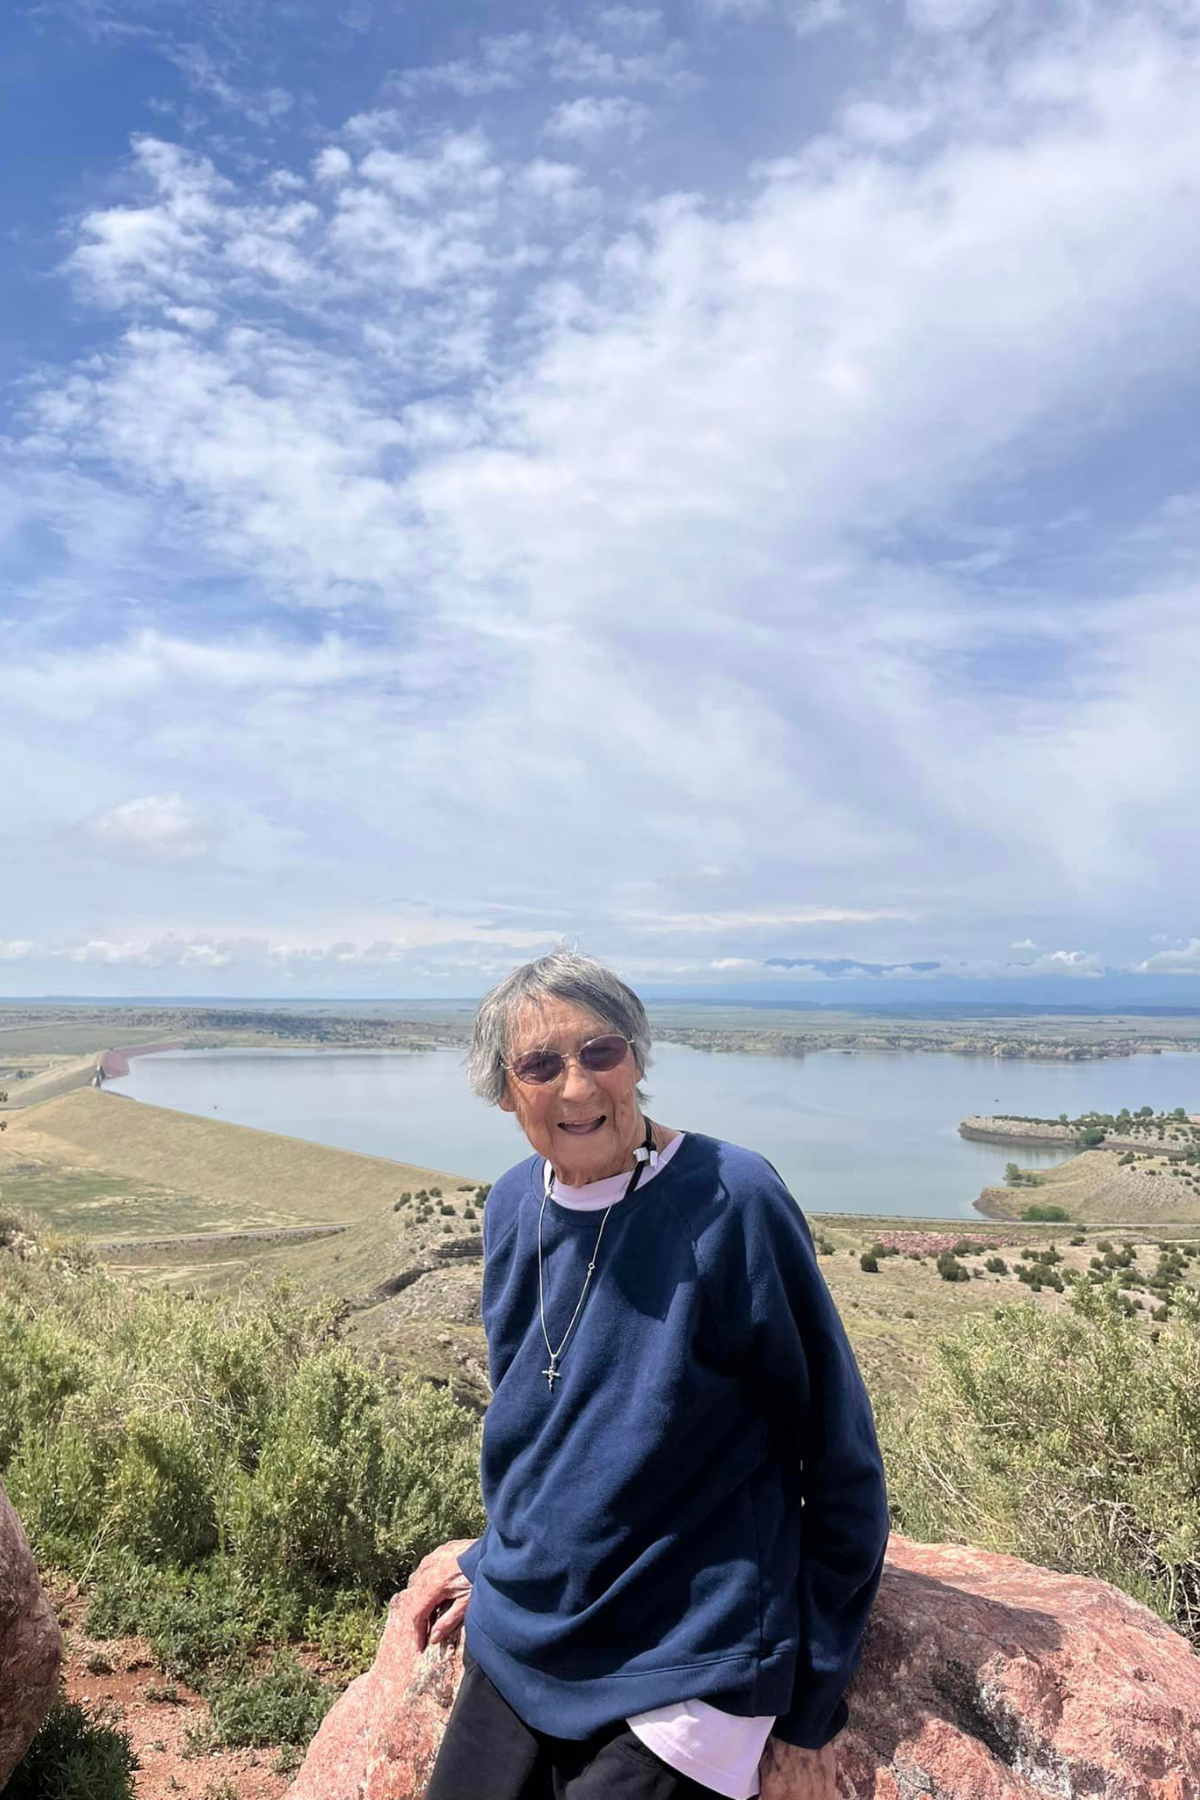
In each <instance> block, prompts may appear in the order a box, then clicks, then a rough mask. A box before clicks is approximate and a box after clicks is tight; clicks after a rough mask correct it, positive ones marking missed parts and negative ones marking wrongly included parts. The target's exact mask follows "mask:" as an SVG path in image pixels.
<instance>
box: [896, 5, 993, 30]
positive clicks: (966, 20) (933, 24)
mask: <svg viewBox="0 0 1200 1800" xmlns="http://www.w3.org/2000/svg"><path fill="white" fill-rule="evenodd" d="M995 8H996V0H906V11H907V13H908V18H909V22H910V24H912V25H913V26H915V27H916V29H917V30H918V31H928V32H934V33H942V32H952V31H970V30H972V29H973V28H974V27H975V26H976V25H981V24H982V23H983V22H984V20H985V19H988V18H990V17H991V15H992V13H993V12H994V11H995Z"/></svg>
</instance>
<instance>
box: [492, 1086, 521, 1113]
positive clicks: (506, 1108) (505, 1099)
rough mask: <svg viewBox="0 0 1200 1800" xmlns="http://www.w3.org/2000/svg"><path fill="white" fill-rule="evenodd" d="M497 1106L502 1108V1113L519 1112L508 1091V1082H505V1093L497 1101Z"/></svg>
mask: <svg viewBox="0 0 1200 1800" xmlns="http://www.w3.org/2000/svg"><path fill="white" fill-rule="evenodd" d="M496 1105H497V1106H498V1107H499V1108H500V1111H501V1112H507V1113H510V1112H516V1110H517V1109H516V1107H515V1106H514V1105H513V1102H512V1095H511V1094H510V1093H509V1091H508V1082H507V1081H505V1083H504V1092H503V1093H502V1094H501V1096H500V1098H499V1099H498V1100H497V1102H496Z"/></svg>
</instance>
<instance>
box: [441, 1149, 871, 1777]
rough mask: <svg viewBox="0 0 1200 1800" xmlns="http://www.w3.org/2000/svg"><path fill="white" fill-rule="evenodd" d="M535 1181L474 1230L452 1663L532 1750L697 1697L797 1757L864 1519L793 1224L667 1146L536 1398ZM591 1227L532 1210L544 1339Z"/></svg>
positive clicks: (847, 1407) (819, 1724)
mask: <svg viewBox="0 0 1200 1800" xmlns="http://www.w3.org/2000/svg"><path fill="white" fill-rule="evenodd" d="M543 1167H544V1165H543V1162H542V1159H541V1158H540V1157H536V1156H535V1157H530V1158H529V1159H528V1160H527V1161H525V1162H523V1163H520V1164H519V1165H518V1166H517V1167H516V1168H515V1169H510V1170H509V1172H508V1173H507V1174H506V1175H504V1176H502V1177H501V1179H500V1180H499V1181H497V1182H496V1184H495V1186H494V1187H493V1188H492V1191H491V1193H490V1195H489V1197H488V1202H487V1209H486V1214H485V1223H484V1279H483V1322H484V1326H485V1328H486V1332H487V1339H488V1351H489V1359H490V1364H491V1380H492V1389H493V1399H492V1402H491V1405H490V1406H489V1408H488V1412H487V1416H486V1419H485V1421H484V1433H483V1461H482V1476H483V1496H484V1502H485V1506H486V1509H487V1518H488V1524H487V1528H486V1530H485V1532H484V1534H483V1536H482V1537H481V1538H480V1539H479V1541H478V1543H476V1544H473V1545H472V1546H471V1548H470V1549H469V1550H467V1551H466V1552H464V1554H463V1555H462V1556H461V1557H460V1559H459V1562H460V1566H461V1568H462V1569H463V1571H464V1573H465V1574H467V1575H468V1576H469V1577H470V1579H471V1581H472V1583H473V1584H474V1585H473V1591H472V1594H471V1600H470V1604H469V1607H468V1609H467V1639H468V1642H469V1644H470V1647H471V1652H472V1655H473V1656H475V1657H476V1659H477V1660H478V1662H479V1663H480V1665H481V1666H482V1668H483V1669H484V1671H485V1673H486V1674H487V1675H488V1676H490V1678H491V1680H492V1681H493V1682H494V1683H495V1685H496V1686H497V1687H498V1688H499V1690H500V1692H501V1693H502V1694H503V1695H504V1697H505V1699H506V1700H507V1701H508V1703H509V1705H510V1706H512V1707H513V1709H514V1711H516V1712H517V1713H518V1714H519V1715H520V1717H521V1718H522V1719H524V1720H525V1722H526V1724H528V1725H530V1726H532V1727H533V1728H535V1729H536V1730H539V1731H544V1732H548V1733H551V1734H552V1735H554V1736H556V1737H564V1738H584V1737H588V1736H590V1735H591V1734H592V1733H593V1732H595V1731H599V1730H600V1729H601V1728H602V1727H604V1726H606V1725H609V1724H612V1723H614V1722H615V1721H617V1720H619V1719H626V1718H629V1717H630V1716H631V1715H632V1714H635V1713H639V1712H646V1711H649V1710H650V1709H652V1708H655V1707H660V1706H668V1705H671V1704H673V1703H675V1702H678V1701H683V1700H707V1701H708V1702H709V1703H710V1704H712V1705H714V1706H720V1707H723V1708H724V1709H725V1710H726V1711H727V1712H731V1713H734V1714H737V1715H738V1716H740V1717H754V1716H758V1715H762V1714H767V1713H774V1714H777V1715H778V1723H777V1725H776V1727H775V1733H776V1735H777V1736H778V1737H781V1738H783V1739H784V1740H786V1741H787V1742H789V1743H793V1744H801V1745H805V1746H808V1747H810V1748H818V1747H820V1746H821V1745H822V1744H824V1743H826V1742H827V1741H828V1740H829V1739H830V1738H831V1737H832V1736H834V1734H835V1733H836V1732H837V1731H839V1730H840V1729H841V1727H842V1725H843V1723H844V1722H845V1716H846V1708H845V1702H844V1700H843V1694H844V1691H845V1689H846V1686H847V1684H848V1682H849V1680H850V1677H851V1675H852V1673H853V1671H854V1668H855V1666H856V1664H857V1661H858V1657H859V1653H860V1649H861V1643H862V1635H863V1630H864V1628H865V1625H866V1622H867V1615H868V1613H869V1611H870V1608H871V1603H872V1601H873V1599H874V1596H875V1590H876V1587H877V1585H878V1582H879V1576H880V1571H881V1567H882V1563H883V1552H884V1546H885V1544H886V1541H887V1532H888V1522H887V1503H886V1495H885V1489H884V1478H883V1467H882V1464H881V1462H880V1457H879V1448H878V1445H877V1443H876V1439H875V1427H874V1421H873V1419H872V1416H871V1406H870V1402H869V1400H868V1398H867V1395H866V1390H865V1388H864V1387H863V1383H862V1378H861V1376H860V1374H859V1371H858V1367H857V1364H856V1363H855V1360H854V1354H853V1352H852V1351H851V1349H850V1345H849V1343H848V1342H847V1339H846V1334H845V1331H844V1329H843V1327H842V1323H841V1320H840V1319H839V1317H838V1314H837V1310H836V1308H835V1307H834V1304H833V1301H832V1299H831V1298H830V1295H829V1291H828V1289H827V1288H826V1286H825V1282H824V1280H823V1278H822V1276H821V1272H820V1270H819V1268H818V1266H817V1259H816V1256H815V1254H814V1251H813V1245H812V1238H811V1236H810V1234H809V1230H808V1226H807V1224H806V1223H805V1220H804V1217H803V1215H802V1214H801V1212H800V1209H799V1207H798V1206H797V1205H796V1202H795V1201H794V1200H793V1199H792V1197H791V1195H790V1194H789V1193H788V1191H787V1189H786V1187H785V1186H784V1184H783V1182H782V1181H781V1180H780V1179H779V1176H778V1175H777V1174H776V1173H775V1171H774V1169H773V1168H772V1167H771V1165H770V1164H769V1163H767V1162H765V1161H764V1160H763V1158H762V1157H760V1156H756V1155H754V1154H753V1152H751V1151H748V1150H740V1149H737V1148H736V1147H735V1146H733V1145H731V1144H725V1143H721V1142H719V1141H718V1140H717V1139H715V1138H708V1137H701V1136H698V1135H693V1134H691V1133H689V1134H688V1135H687V1136H686V1137H685V1139H684V1141H683V1143H682V1145H681V1146H680V1148H679V1150H678V1151H677V1152H676V1154H675V1155H674V1157H673V1158H672V1159H671V1161H670V1162H669V1163H668V1164H667V1166H666V1167H665V1168H663V1169H662V1170H660V1172H659V1173H658V1174H657V1175H656V1177H655V1179H654V1180H653V1181H652V1182H650V1183H648V1184H647V1185H646V1186H645V1187H643V1188H638V1189H635V1190H634V1192H633V1194H632V1195H631V1196H630V1197H629V1199H627V1200H624V1201H622V1202H620V1203H619V1204H618V1205H617V1206H616V1207H615V1208H614V1209H613V1211H612V1213H611V1214H610V1216H609V1219H608V1224H607V1226H606V1227H605V1231H604V1238H603V1242H602V1244H601V1248H600V1255H599V1258H598V1261H597V1267H596V1272H595V1275H594V1276H593V1278H592V1285H591V1288H590V1290H589V1293H588V1297H587V1301H586V1303H585V1305H584V1308H583V1312H582V1314H581V1315H580V1318H579V1322H578V1323H577V1325H576V1327H575V1331H574V1333H573V1334H572V1336H571V1340H570V1343H569V1345H568V1348H567V1350H566V1353H565V1355H564V1357H563V1362H562V1369H561V1373H560V1378H559V1379H558V1380H557V1381H556V1382H555V1384H554V1391H553V1393H551V1392H550V1390H549V1387H548V1385H547V1382H546V1377H545V1373H544V1371H545V1368H546V1364H547V1361H548V1358H547V1355H546V1346H545V1343H544V1341H543V1338H542V1332H541V1326H540V1323H539V1319H538V1268H537V1223H538V1210H539V1208H540V1206H541V1203H542V1196H543V1191H544V1190H543V1173H542V1172H543ZM602 1216H603V1215H601V1214H597V1213H595V1212H579V1211H569V1210H568V1209H566V1208H564V1207H559V1206H556V1205H555V1204H554V1202H553V1201H550V1202H548V1203H547V1206H546V1210H545V1216H544V1219H543V1225H542V1248H543V1269H544V1282H545V1297H546V1318H547V1327H548V1330H549V1333H550V1338H551V1341H552V1342H553V1343H555V1344H557V1343H558V1342H559V1341H560V1339H561V1338H562V1335H563V1333H564V1331H565V1330H566V1328H567V1324H568V1321H569V1320H570V1317H571V1314H572V1312H573V1310H574V1307H575V1303H576V1301H577V1300H578V1298H579V1293H580V1289H581V1288H582V1285H583V1280H584V1276H585V1274H586V1272H587V1263H588V1258H589V1257H590V1255H591V1254H592V1250H593V1247H594V1245H595V1242H596V1233H597V1231H598V1230H599V1225H600V1219H601V1217H602Z"/></svg>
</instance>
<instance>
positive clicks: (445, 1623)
mask: <svg viewBox="0 0 1200 1800" xmlns="http://www.w3.org/2000/svg"><path fill="white" fill-rule="evenodd" d="M474 1542H475V1539H474V1538H454V1539H453V1540H452V1541H451V1542H450V1543H448V1544H440V1545H439V1546H438V1548H437V1549H436V1550H431V1551H430V1552H429V1555H428V1556H426V1557H424V1558H422V1560H421V1561H420V1562H419V1563H418V1564H417V1567H416V1569H415V1570H414V1572H413V1576H412V1580H411V1581H410V1582H409V1584H408V1585H409V1588H410V1589H411V1591H412V1594H413V1602H414V1604H413V1636H414V1637H415V1639H416V1643H417V1649H418V1650H424V1649H425V1647H426V1645H427V1644H444V1643H447V1642H448V1641H449V1640H450V1639H451V1638H454V1637H457V1635H458V1633H459V1631H460V1630H461V1629H462V1622H463V1620H464V1619H465V1618H466V1616H467V1601H468V1600H469V1599H470V1598H471V1584H470V1582H469V1581H468V1580H467V1578H466V1576H465V1575H464V1574H463V1572H462V1570H461V1569H460V1568H459V1566H458V1558H459V1557H460V1556H461V1555H462V1553H463V1551H464V1550H466V1549H468V1548H469V1547H470V1545H472V1544H473V1543H474Z"/></svg>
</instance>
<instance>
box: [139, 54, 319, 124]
mask: <svg viewBox="0 0 1200 1800" xmlns="http://www.w3.org/2000/svg"><path fill="white" fill-rule="evenodd" d="M163 48H164V53H165V54H166V55H167V56H168V57H169V59H170V60H171V61H172V62H173V63H174V64H175V65H176V67H177V68H178V69H179V70H180V72H181V73H182V74H183V75H184V76H185V77H186V79H187V81H188V83H189V85H190V86H191V87H193V88H194V89H195V90H196V91H197V92H198V93H201V94H205V95H207V96H208V97H209V98H210V99H213V100H215V101H217V103H218V105H220V106H223V107H225V108H227V109H228V110H229V111H231V112H236V113H241V114H242V115H243V117H244V118H246V119H247V120H249V122H250V123H251V124H252V125H257V126H258V127H259V129H260V130H265V129H269V128H270V127H271V126H272V125H274V124H276V123H277V122H278V121H279V120H280V119H283V118H285V117H286V116H287V114H288V113H290V112H291V110H292V107H293V105H294V101H293V98H292V96H291V94H289V93H288V91H287V89H286V88H282V87H265V88H258V89H255V90H253V91H249V92H248V91H246V90H245V89H243V88H239V87H238V86H236V84H235V83H233V82H231V81H230V80H229V79H228V76H227V74H226V73H225V71H224V70H223V69H222V68H221V66H220V65H219V63H218V62H217V61H216V60H215V58H214V57H213V56H212V54H211V53H210V52H209V51H208V50H206V49H205V48H204V47H203V45H201V44H178V45H166V46H164V47H163Z"/></svg>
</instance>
